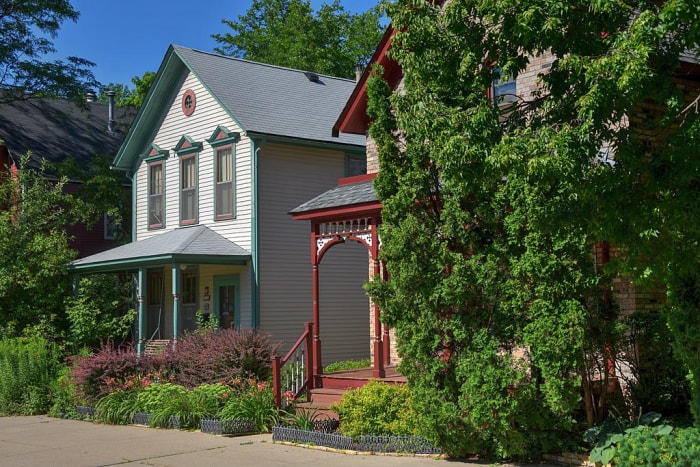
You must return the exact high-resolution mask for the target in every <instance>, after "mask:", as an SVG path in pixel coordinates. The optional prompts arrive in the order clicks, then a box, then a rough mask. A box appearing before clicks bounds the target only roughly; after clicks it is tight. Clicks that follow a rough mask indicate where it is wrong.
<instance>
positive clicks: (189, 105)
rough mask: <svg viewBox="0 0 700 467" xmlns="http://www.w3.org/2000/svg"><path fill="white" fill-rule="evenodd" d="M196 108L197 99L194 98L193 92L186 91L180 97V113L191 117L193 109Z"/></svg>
mask: <svg viewBox="0 0 700 467" xmlns="http://www.w3.org/2000/svg"><path fill="white" fill-rule="evenodd" d="M196 106H197V97H196V96H195V94H194V91H193V90H191V89H188V90H187V91H185V93H184V94H183V95H182V113H183V114H185V115H186V116H187V117H189V116H190V115H192V114H193V113H194V109H195V107H196Z"/></svg>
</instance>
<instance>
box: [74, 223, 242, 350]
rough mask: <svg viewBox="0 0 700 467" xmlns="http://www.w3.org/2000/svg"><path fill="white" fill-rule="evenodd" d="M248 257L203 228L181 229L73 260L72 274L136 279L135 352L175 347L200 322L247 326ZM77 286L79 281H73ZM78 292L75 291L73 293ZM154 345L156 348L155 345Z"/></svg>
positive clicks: (230, 243) (239, 249) (77, 276)
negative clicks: (119, 274)
mask: <svg viewBox="0 0 700 467" xmlns="http://www.w3.org/2000/svg"><path fill="white" fill-rule="evenodd" d="M249 259H250V253H249V252H247V251H245V250H244V249H242V248H240V247H239V246H238V245H236V244H235V243H233V242H231V241H229V240H226V239H225V238H223V237H222V236H220V235H219V234H217V233H216V232H214V231H212V230H211V229H209V228H208V227H205V226H195V227H186V228H181V229H177V230H173V231H170V232H165V233H162V234H159V235H154V236H152V237H149V238H147V239H144V240H141V241H138V242H133V243H130V244H127V245H123V246H120V247H117V248H114V249H111V250H108V251H105V252H102V253H98V254H96V255H92V256H88V257H86V258H82V259H79V260H76V261H74V262H72V263H71V264H70V265H69V269H70V271H71V272H73V273H74V274H75V275H76V279H77V278H79V277H80V276H81V275H85V274H94V273H116V272H130V273H132V274H134V275H135V276H136V277H137V283H138V288H137V291H136V302H137V306H138V309H137V312H138V313H137V323H136V326H135V329H134V335H135V341H136V344H137V351H138V352H139V353H142V352H143V351H144V350H145V349H146V348H147V347H152V346H153V345H155V344H158V345H165V344H171V345H175V343H176V342H177V339H178V337H179V336H181V335H182V334H183V333H185V332H188V331H192V330H194V329H196V328H197V327H198V326H199V325H201V324H202V322H200V321H203V322H206V321H209V320H216V321H217V322H218V323H219V326H221V327H252V321H253V317H252V316H251V315H252V313H250V312H246V310H251V306H250V302H251V292H250V287H246V286H245V285H246V284H250V282H251V279H250V274H251V271H250V266H249ZM75 283H76V287H77V284H78V283H79V281H78V280H76V281H75ZM76 293H77V291H76ZM154 343H155V344H154Z"/></svg>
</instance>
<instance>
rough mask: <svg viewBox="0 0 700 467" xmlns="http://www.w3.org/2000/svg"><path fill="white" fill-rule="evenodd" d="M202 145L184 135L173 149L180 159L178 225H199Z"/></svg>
mask: <svg viewBox="0 0 700 467" xmlns="http://www.w3.org/2000/svg"><path fill="white" fill-rule="evenodd" d="M202 146H203V145H202V143H201V142H197V141H195V140H193V139H192V138H191V137H189V136H187V135H184V136H182V137H181V138H180V141H178V143H177V145H176V146H175V147H174V148H173V150H174V151H175V154H177V156H178V157H179V158H180V168H179V177H180V183H179V189H178V194H179V198H180V200H179V207H180V215H179V218H180V225H193V224H197V223H199V157H198V156H199V153H200V152H201V151H202Z"/></svg>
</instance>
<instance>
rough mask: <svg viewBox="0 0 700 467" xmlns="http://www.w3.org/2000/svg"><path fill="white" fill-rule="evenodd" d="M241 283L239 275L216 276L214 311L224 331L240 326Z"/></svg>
mask: <svg viewBox="0 0 700 467" xmlns="http://www.w3.org/2000/svg"><path fill="white" fill-rule="evenodd" d="M239 283H240V280H239V277H238V275H228V276H214V310H215V313H216V316H217V318H218V319H219V327H221V328H222V329H223V328H238V327H239V326H240V310H239V308H238V307H239V305H238V304H239V290H240V285H239Z"/></svg>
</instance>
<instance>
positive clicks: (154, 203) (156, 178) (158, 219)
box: [148, 161, 165, 229]
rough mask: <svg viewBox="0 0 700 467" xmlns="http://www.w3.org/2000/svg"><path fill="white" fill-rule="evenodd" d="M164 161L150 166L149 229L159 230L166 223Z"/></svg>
mask: <svg viewBox="0 0 700 467" xmlns="http://www.w3.org/2000/svg"><path fill="white" fill-rule="evenodd" d="M163 176H164V173H163V161H158V162H152V163H150V164H148V228H150V229H159V228H162V227H163V226H164V225H165V223H164V219H163V213H164V211H163V193H164V191H165V179H164V177H163Z"/></svg>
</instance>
